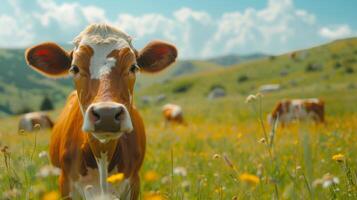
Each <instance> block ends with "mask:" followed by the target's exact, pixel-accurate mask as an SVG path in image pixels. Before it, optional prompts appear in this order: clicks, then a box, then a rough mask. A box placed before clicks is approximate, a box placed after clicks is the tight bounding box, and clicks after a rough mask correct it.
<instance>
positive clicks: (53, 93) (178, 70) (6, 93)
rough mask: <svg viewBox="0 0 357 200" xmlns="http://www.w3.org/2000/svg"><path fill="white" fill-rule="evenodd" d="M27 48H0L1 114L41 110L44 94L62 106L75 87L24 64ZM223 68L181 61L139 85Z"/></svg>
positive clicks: (147, 78)
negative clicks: (50, 77) (41, 73)
mask: <svg viewBox="0 0 357 200" xmlns="http://www.w3.org/2000/svg"><path fill="white" fill-rule="evenodd" d="M62 46H63V45H62ZM64 46H65V48H66V49H70V48H71V47H70V45H64ZM24 51H25V50H24V49H0V74H1V75H0V117H1V116H6V115H11V114H18V113H22V112H27V111H31V110H38V109H39V106H40V103H41V101H42V100H43V98H44V97H45V96H49V97H50V98H51V100H52V101H53V102H54V103H55V104H56V105H57V106H59V105H61V104H62V103H63V101H64V99H65V98H66V96H67V94H68V93H69V91H70V90H71V89H72V88H73V86H72V81H71V80H70V79H69V78H61V79H57V80H53V79H49V78H46V77H44V76H42V75H40V74H38V73H37V72H35V71H33V70H32V69H30V68H29V67H28V66H27V65H26V63H25V60H24ZM252 58H253V57H252ZM222 67H223V66H222V65H219V64H216V63H215V62H214V61H204V60H184V61H178V62H177V63H175V64H174V67H171V68H170V69H168V70H166V71H164V72H163V73H160V74H155V75H141V76H140V80H139V81H138V83H137V85H136V87H137V89H142V88H146V87H148V86H150V85H152V84H155V83H162V82H165V81H167V80H170V79H172V78H175V77H180V76H184V75H186V74H192V73H198V72H202V71H210V70H216V69H219V68H222Z"/></svg>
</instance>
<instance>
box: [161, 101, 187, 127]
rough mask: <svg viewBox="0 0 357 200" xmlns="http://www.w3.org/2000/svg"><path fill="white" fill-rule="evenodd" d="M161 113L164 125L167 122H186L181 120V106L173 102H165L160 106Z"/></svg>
mask: <svg viewBox="0 0 357 200" xmlns="http://www.w3.org/2000/svg"><path fill="white" fill-rule="evenodd" d="M162 114H163V116H164V118H165V126H166V125H167V124H168V123H177V124H186V123H185V121H184V120H183V112H182V108H181V106H179V105H175V104H165V105H164V106H163V107H162Z"/></svg>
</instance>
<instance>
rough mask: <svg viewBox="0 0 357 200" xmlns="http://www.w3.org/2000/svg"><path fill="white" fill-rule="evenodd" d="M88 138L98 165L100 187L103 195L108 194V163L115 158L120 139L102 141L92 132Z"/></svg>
mask: <svg viewBox="0 0 357 200" xmlns="http://www.w3.org/2000/svg"><path fill="white" fill-rule="evenodd" d="M88 140H89V141H88V142H89V145H90V148H91V149H92V152H93V155H94V157H95V160H96V162H97V165H98V171H99V181H100V187H101V192H102V195H103V196H104V195H107V194H108V183H107V177H108V165H109V163H110V161H111V159H112V158H113V155H114V152H115V149H116V146H117V144H118V140H110V141H108V142H106V143H102V142H100V141H99V140H97V139H96V138H95V137H94V136H93V135H92V134H89V137H88Z"/></svg>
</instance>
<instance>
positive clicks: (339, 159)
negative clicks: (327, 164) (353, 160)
mask: <svg viewBox="0 0 357 200" xmlns="http://www.w3.org/2000/svg"><path fill="white" fill-rule="evenodd" d="M332 160H334V161H337V162H343V161H344V160H345V155H343V154H341V153H339V154H336V155H333V156H332Z"/></svg>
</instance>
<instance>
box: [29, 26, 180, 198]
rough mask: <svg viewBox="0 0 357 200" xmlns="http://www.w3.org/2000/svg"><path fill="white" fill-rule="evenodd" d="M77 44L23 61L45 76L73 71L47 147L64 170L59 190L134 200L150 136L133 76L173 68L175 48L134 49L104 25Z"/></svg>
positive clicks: (43, 49) (50, 47) (33, 51)
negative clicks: (112, 180)
mask: <svg viewBox="0 0 357 200" xmlns="http://www.w3.org/2000/svg"><path fill="white" fill-rule="evenodd" d="M143 28H144V27H143ZM74 45H75V48H74V50H73V51H70V52H66V51H65V50H63V49H62V48H61V47H59V46H58V45H57V44H55V43H43V44H39V45H37V46H34V47H32V48H30V49H28V50H27V51H26V55H25V56H26V60H27V62H28V64H29V65H30V66H31V67H32V68H34V69H35V70H37V71H39V72H40V73H42V74H44V75H46V76H51V77H60V76H65V75H67V74H68V73H69V74H71V75H72V78H73V82H74V85H75V89H76V90H75V91H73V92H72V93H71V94H70V95H69V97H68V99H67V103H66V105H65V107H64V109H63V111H62V113H61V114H60V116H59V119H58V121H57V122H56V124H55V126H54V128H53V133H52V136H51V142H50V157H51V162H52V164H53V165H55V166H56V167H59V168H61V175H60V177H59V185H60V192H61V194H62V196H63V197H64V198H76V197H77V196H78V195H80V196H82V198H85V199H90V198H94V199H99V198H103V197H105V198H109V199H111V198H113V196H115V197H118V198H120V199H137V198H138V195H139V190H140V179H139V174H138V172H139V169H140V167H141V165H142V163H143V159H144V154H145V143H146V142H145V141H146V138H145V130H144V124H143V121H142V118H141V117H140V115H139V112H138V110H137V109H136V107H135V106H134V102H133V95H134V94H133V89H134V83H135V79H136V72H137V71H138V70H139V69H141V70H142V71H144V72H158V71H160V70H162V69H164V68H166V67H168V66H169V65H170V64H171V63H173V62H174V61H175V59H176V57H177V50H176V48H175V47H174V46H173V45H171V44H168V43H165V42H161V41H153V42H151V43H149V44H148V45H147V46H146V47H144V48H143V49H142V50H141V51H136V50H135V49H134V48H133V46H132V44H131V37H130V36H128V35H127V34H126V33H124V32H123V31H121V30H119V29H117V28H115V27H112V26H109V25H106V24H93V25H90V26H88V27H87V28H86V29H85V30H84V31H83V32H81V33H80V34H79V35H78V36H77V37H76V38H75V39H74ZM117 172H120V173H124V176H125V180H124V181H123V182H121V184H117V185H109V184H108V183H107V181H106V179H107V176H109V175H110V174H113V173H117ZM99 196H100V197H99Z"/></svg>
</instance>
